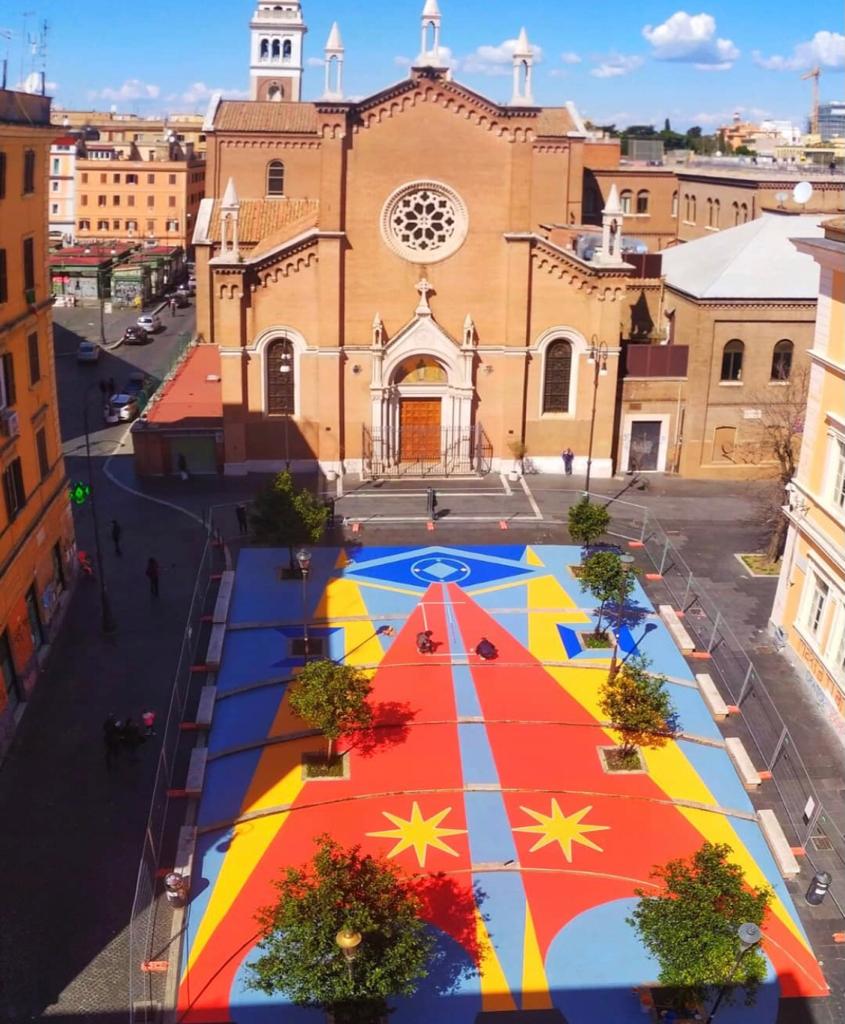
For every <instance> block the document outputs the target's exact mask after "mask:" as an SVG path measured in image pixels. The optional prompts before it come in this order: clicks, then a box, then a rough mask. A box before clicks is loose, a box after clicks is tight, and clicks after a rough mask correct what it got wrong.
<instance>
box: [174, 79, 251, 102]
mask: <svg viewBox="0 0 845 1024" xmlns="http://www.w3.org/2000/svg"><path fill="white" fill-rule="evenodd" d="M215 93H220V95H221V96H223V97H224V98H225V99H230V100H245V99H248V98H249V92H248V91H247V90H246V89H221V88H220V87H219V86H211V85H206V84H205V82H192V83H191V84H190V85H189V86H188V88H187V89H186V90H185V91H184V92H175V93H171V94H170V95H169V96H168V97H167V98H168V99H169V100H175V101H177V102H179V103H184V104H186V105H187V106H190V107H196V106H202V105H205V104H206V103H208V101H209V100H210V99H211V97H212V96H213V95H214V94H215Z"/></svg>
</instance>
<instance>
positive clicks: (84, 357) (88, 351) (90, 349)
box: [76, 341, 101, 363]
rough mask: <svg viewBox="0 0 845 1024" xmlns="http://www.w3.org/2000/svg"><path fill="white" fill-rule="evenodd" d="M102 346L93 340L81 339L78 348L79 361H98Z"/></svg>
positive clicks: (77, 357) (77, 356)
mask: <svg viewBox="0 0 845 1024" xmlns="http://www.w3.org/2000/svg"><path fill="white" fill-rule="evenodd" d="M100 351H101V350H100V346H99V345H98V344H97V343H96V342H93V341H80V343H79V347H78V348H77V350H76V361H77V362H78V363H96V362H97V360H98V359H99V358H100Z"/></svg>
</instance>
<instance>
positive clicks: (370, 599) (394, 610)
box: [355, 579, 420, 627]
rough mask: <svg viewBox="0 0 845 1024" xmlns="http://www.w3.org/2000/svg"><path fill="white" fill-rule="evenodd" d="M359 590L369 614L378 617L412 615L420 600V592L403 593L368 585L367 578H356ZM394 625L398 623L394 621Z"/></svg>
mask: <svg viewBox="0 0 845 1024" xmlns="http://www.w3.org/2000/svg"><path fill="white" fill-rule="evenodd" d="M355 582H356V583H357V584H358V585H359V586H358V592H359V594H360V595H361V600H362V601H363V602H364V605H365V607H366V609H367V612H368V613H369V615H371V616H372V617H373V618H374V619H378V618H379V617H380V616H382V615H410V614H411V612H412V611H413V610H414V609H415V608H416V607H417V605H418V604H419V600H420V595H419V594H416V593H414V594H403V593H400V592H399V591H397V590H382V589H380V588H379V587H368V586H367V581H366V580H357V579H356V580H355ZM393 625H394V627H395V626H396V623H395V622H394V623H393Z"/></svg>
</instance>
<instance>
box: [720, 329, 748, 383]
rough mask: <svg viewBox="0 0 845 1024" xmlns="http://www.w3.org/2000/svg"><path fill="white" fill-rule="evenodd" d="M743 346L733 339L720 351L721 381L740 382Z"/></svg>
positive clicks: (736, 339)
mask: <svg viewBox="0 0 845 1024" xmlns="http://www.w3.org/2000/svg"><path fill="white" fill-rule="evenodd" d="M744 354H745V345H743V343H742V342H741V341H739V339H738V338H733V339H732V340H731V341H729V342H728V343H727V345H725V347H724V348H723V349H722V376H721V378H720V379H721V380H742V357H743V355H744Z"/></svg>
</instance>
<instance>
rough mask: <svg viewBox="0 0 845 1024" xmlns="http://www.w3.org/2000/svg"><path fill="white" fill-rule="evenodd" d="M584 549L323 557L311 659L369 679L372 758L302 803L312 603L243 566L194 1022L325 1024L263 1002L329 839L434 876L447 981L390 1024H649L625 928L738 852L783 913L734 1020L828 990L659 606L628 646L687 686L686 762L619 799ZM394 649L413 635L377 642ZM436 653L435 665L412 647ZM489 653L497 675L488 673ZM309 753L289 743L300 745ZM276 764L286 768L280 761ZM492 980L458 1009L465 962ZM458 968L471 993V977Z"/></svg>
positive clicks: (193, 903) (677, 692)
mask: <svg viewBox="0 0 845 1024" xmlns="http://www.w3.org/2000/svg"><path fill="white" fill-rule="evenodd" d="M579 556H580V551H579V549H578V548H575V547H562V546H527V547H526V546H521V545H514V546H495V547H494V546H490V547H484V548H462V549H457V548H442V547H434V546H433V547H428V548H413V549H411V548H365V549H360V550H357V551H355V552H354V553H352V554H347V553H346V552H344V551H342V550H337V549H316V550H315V551H314V561H313V564H312V571H311V577H310V579H309V583H308V603H309V608H308V614H309V618H310V622H311V623H312V624H313V625H312V628H311V633H312V635H313V636H314V637H321V638H322V639H323V641H324V644H325V650H326V653H327V654H328V655H329V656H330V657H332V658H335V659H338V660H340V659H344V660H345V661H346V662H347V663H349V664H354V665H358V666H361V667H362V668H365V669H367V670H372V671H373V673H374V675H373V694H372V701H373V704H374V710H375V717H376V721H377V723H378V725H379V727H378V728H377V729H375V730H374V731H373V732H372V734H371V735H368V736H367V737H359V738H358V741H357V742H356V743H355V744H354V746H353V747H352V749H351V750H350V752H349V755H348V760H349V766H350V774H349V778H348V779H337V780H331V781H304V780H303V778H302V770H301V762H302V756H303V754H304V753H306V752H308V751H323V750H324V749H325V747H324V742H323V741H322V740H321V739H319V738H316V737H309V738H301V737H299V738H297V737H296V735H295V734H297V733H301V731H302V729H303V725H302V723H301V722H299V721H298V720H296V719H295V718H294V716H293V715H292V713H291V711H290V709H289V707H288V705H287V701H286V699H285V691H286V686H287V683H286V682H285V681H286V680H287V679H288V678H289V676H290V674H291V672H292V671H293V670H294V669H295V667H296V665H297V664H299V663H300V661H301V659H299V658H297V657H294V656H293V655H292V653H291V650H290V648H291V641H292V640H293V639H296V638H299V637H300V636H301V614H302V613H301V608H300V594H301V591H300V584H299V583H298V582H280V581H279V573H278V568H279V566H280V565H281V564H284V563H285V562H286V559H287V553H286V552H280V551H273V550H267V549H249V550H244V551H242V552H241V554H240V558H239V562H238V568H237V576H236V583H235V591H234V596H233V600H232V604H231V609H230V615H229V628H228V631H227V635H226V642H225V647H224V655H223V663H222V666H221V670H220V672H219V674H218V677H217V687H218V690H217V693H218V700H217V706H216V710H215V716H214V725H213V729H212V731H211V734H210V736H209V748H210V751H209V763H208V771H207V775H206V780H205V789H204V792H203V796H202V800H201V803H200V809H199V817H198V827H199V839H198V846H197V851H196V856H195V862H194V870H193V879H194V882H193V889H192V893H191V899H190V904H189V910H188V915H187V925H186V935H185V943H184V949H183V954H182V978H181V984H180V994H179V1015H178V1018H177V1019H179V1020H181V1021H185V1022H194V1024H199V1022H206V1024H207V1022H212V1021H220V1022H223V1021H236V1022H238V1024H264V1022H265V1021H266V1022H267V1024H269V1022H270V1021H276V1020H279V1019H281V1020H284V1021H290V1022H292V1024H296V1022H303V1024H305V1022H308V1021H314V1022H317V1021H319V1020H320V1019H321V1015H320V1014H319V1013H317V1012H316V1011H308V1010H300V1009H298V1008H295V1007H287V1008H286V1009H284V1010H283V1011H282V1013H281V1016H280V1010H281V1009H282V1007H283V1005H284V1004H283V1003H282V1001H281V1000H280V999H278V998H276V999H269V998H267V997H264V996H262V995H260V994H259V993H256V992H252V991H249V990H247V989H246V988H245V986H244V977H245V971H246V963H247V962H248V961H250V960H251V959H253V958H254V954H255V942H256V932H257V924H256V920H255V914H256V911H257V910H258V908H260V907H263V906H266V905H267V904H268V903H270V902H271V901H272V898H273V891H274V890H273V888H272V882H273V880H274V879H276V878H278V877H279V875H280V874H281V873H282V871H283V870H284V868H285V866H286V865H300V864H303V863H304V862H306V861H307V860H309V859H310V858H311V856H312V854H313V851H314V845H313V839H314V837H315V836H316V835H319V834H321V833H324V832H330V833H331V834H332V835H333V836H334V837H335V838H336V839H337V840H339V841H340V842H341V843H342V844H344V845H352V844H357V843H360V844H361V845H362V846H363V848H364V849H365V850H366V851H367V852H371V853H373V854H381V855H385V856H387V857H389V858H392V859H393V860H394V861H395V863H397V864H398V865H400V866H401V867H402V868H403V869H404V870H405V871H407V872H408V873H409V874H413V875H418V874H424V875H430V876H434V877H433V878H432V884H431V887H430V899H429V900H428V906H427V914H426V916H427V919H428V920H429V922H430V924H431V926H432V928H434V929H435V930H436V933H437V936H438V941H439V944H440V948H441V951H442V953H443V957H442V959H441V961H440V963H442V964H444V965H445V966H444V970H443V976H442V977H441V976H434V975H433V976H430V977H429V978H428V979H427V980H426V981H425V982H424V983H423V985H422V987H421V989H420V991H419V992H418V994H417V995H416V996H415V997H414V998H413V999H411V1000H405V1001H397V1004H396V1005H397V1009H396V1012H395V1014H393V1015H392V1017H391V1020H393V1021H396V1022H397V1024H411V1022H414V1024H416V1022H419V1024H422V1022H424V1021H430V1020H432V1019H434V1015H435V1014H437V1015H439V1016H440V1018H441V1019H442V1020H444V1021H449V1022H453V1021H454V1022H456V1024H457V1022H464V1021H466V1022H473V1021H474V1020H475V1018H476V1015H477V1014H478V1013H479V1012H481V1011H514V1010H550V1009H558V1010H560V1012H561V1013H562V1015H563V1018H564V1019H565V1020H566V1021H568V1022H570V1024H594V1022H603V1021H608V1022H609V1021H614V1022H616V1024H627V1022H630V1024H641V1022H642V1021H643V1020H644V1019H647V1018H644V1017H643V1011H642V1006H641V1003H640V998H639V994H638V992H637V991H636V989H637V987H638V986H641V985H643V984H644V983H647V982H648V981H649V980H654V979H655V978H656V975H657V965H656V964H655V963H654V962H653V961H652V960H650V958H649V956H648V955H647V953H646V952H645V951H644V950H643V949H642V948H641V946H640V945H639V943H638V941H637V939H636V935H635V933H634V931H633V930H632V928H631V927H630V926H629V925H628V924H626V922H625V918H626V916H627V915H628V914H629V913H630V911H631V909H632V907H633V906H634V904H635V897H634V896H633V890H634V889H635V888H637V887H639V886H642V887H645V888H648V887H649V885H650V882H649V878H648V876H649V872H650V870H651V868H652V867H653V866H654V865H656V864H662V863H665V862H666V861H667V860H669V859H670V858H673V857H679V856H687V855H689V854H691V853H693V852H694V851H695V850H697V849H698V848H699V847H700V846H701V844H702V843H703V842H704V841H705V840H710V841H712V842H724V843H728V844H729V845H730V846H731V847H732V849H733V855H734V858H735V859H736V861H737V862H738V863H739V864H741V865H742V867H743V869H744V871H745V876H746V879H747V881H748V882H749V883H750V884H753V885H761V884H764V883H765V884H768V885H769V886H770V887H771V888H772V890H773V891H774V894H775V898H774V899H773V901H772V907H771V911H770V913H769V915H768V918H767V921H766V923H765V927H764V935H765V937H764V943H763V948H764V950H765V953H766V955H767V958H768V962H769V979H768V981H767V983H766V984H765V985H764V986H762V988H761V990H760V992H759V993H758V997H757V1001H756V1003H755V1005H754V1006H753V1007H752V1008H750V1009H749V1008H747V1007H745V1006H744V1005H743V1004H742V1000H739V1001H738V1002H737V1004H736V1005H735V1006H730V1005H725V1006H724V1007H723V1009H722V1010H720V1018H721V1019H722V1020H723V1021H725V1022H728V1024H729V1022H730V1021H731V1020H737V1021H738V1020H740V1019H742V1020H743V1021H753V1022H754V1024H770V1022H774V1021H775V1019H776V1016H777V1007H778V1000H779V999H780V998H791V997H796V996H820V995H824V994H825V992H826V985H825V981H824V978H823V976H822V974H821V971H820V969H819V966H818V964H817V962H816V959H815V957H814V955H813V953H812V951H811V949H810V948H809V944H808V942H807V939H806V935H805V933H804V931H803V928H802V926H801V923H800V921H799V918H798V915H797V913H796V910H795V907H794V906H793V904H792V900H791V897H790V895H789V893H788V892H787V889H786V886H785V884H784V882H783V880H782V878H781V877H780V875H779V872H778V871H777V868H776V866H775V864H774V861H773V859H772V856H771V854H770V852H769V849H768V847H767V845H766V842H765V840H764V838H763V835H762V833H761V832H760V829H759V827H758V825H757V823H756V821H755V818H754V811H753V808H752V805H751V802H750V800H749V798H748V796H747V794H746V792H745V790H744V789H743V787H742V785H741V783H740V781H739V779H738V777H737V775H736V772H735V770H734V768H733V765H732V763H731V761H730V760H729V758H728V755H727V753H726V751H725V749H724V746H723V744H722V739H721V736H720V733H719V731H718V729H717V728H716V725H715V724H714V722H713V720H712V718H711V717H710V715H709V713H708V712H707V709H706V707H705V706H704V703H703V701H702V700H701V698H700V696H699V694H698V691H697V689H696V688H695V685H694V681H693V677H692V675H691V672H690V669H689V667H688V665H687V664H686V662H685V661H684V659H683V658H682V657H681V655H680V653H679V652H678V651H677V649H676V648H675V646H674V645H673V643H672V641H671V639H670V637H669V635H668V633H667V632H666V630H665V628H664V627H663V624H662V623H661V622H660V620H659V619H658V618H657V617H656V616H655V615H654V613H653V609H652V607H651V605H650V604H649V602H648V599H647V597H646V595H645V593H644V592H643V591H642V590H641V589H640V588H639V587H638V588H637V590H636V591H635V593H634V595H633V596H632V599H631V603H630V608H629V610H628V612H627V614H626V624H625V626H623V629H622V631H621V636H620V648H621V652H622V656H624V654H625V653H626V651H628V652H629V651H630V650H631V648H632V647H633V646H634V644H639V647H640V649H641V650H642V651H643V652H644V653H645V654H646V655H647V656H648V658H650V659H651V662H652V665H651V669H652V671H654V672H656V673H662V674H665V675H666V676H667V677H668V679H669V688H670V690H671V693H672V698H673V701H674V703H675V706H676V708H677V710H678V713H679V718H680V725H681V728H682V730H683V736H682V737H681V738H679V739H678V740H677V742H671V743H669V744H667V745H666V746H665V747H663V748H661V749H658V750H652V751H646V752H645V755H644V756H645V761H646V764H647V772H642V773H630V774H621V773H613V774H608V773H606V772H605V771H604V770H603V767H602V763H601V760H600V757H599V748H600V747H602V746H610V745H612V743H613V740H614V736H613V734H612V733H611V732H609V731H608V730H607V729H605V728H604V727H603V726H602V725H601V721H602V716H601V713H600V712H599V710H598V699H597V693H598V688H599V685H600V683H601V681H602V679H603V678H604V676H605V675H606V672H607V667H608V664H609V658H610V652H609V651H604V652H603V651H583V650H582V649H581V645H580V643H579V642H578V638H577V634H578V633H581V632H585V631H588V630H590V629H591V628H592V626H593V624H594V620H593V616H592V614H591V612H590V611H589V608H590V606H591V605H592V601H591V599H589V598H588V597H586V596H585V595H584V593H583V592H582V590H581V588H580V586H579V584H578V581H577V580H576V578H575V577H574V576H573V575H572V572H571V568H570V567H571V566H572V565H574V564H577V562H578V561H579ZM385 626H391V627H393V631H394V632H393V635H392V636H390V635H387V634H386V633H380V632H378V631H379V629H380V627H385ZM424 629H428V630H431V631H432V634H433V640H434V641H435V643H436V645H437V646H436V650H435V652H434V653H433V654H431V655H419V654H418V653H417V650H416V644H415V637H416V634H417V633H418V632H419V631H420V630H424ZM482 636H485V637H487V638H488V639H489V640H491V641H492V642H493V644H494V645H495V647H496V648H497V651H498V657H497V658H496V659H495V660H493V661H489V662H485V661H483V660H481V659H480V658H478V657H477V656H476V655H475V654H474V649H475V646H476V644H477V643H478V641H479V640H480V639H481V637H482ZM286 736H287V737H293V738H288V739H285V737H286ZM270 739H272V740H274V742H272V743H269V742H267V741H268V740H270ZM478 958H480V968H481V970H480V974H479V975H478V976H476V977H475V978H474V979H473V980H471V981H463V982H461V983H460V985H459V988H458V989H457V990H455V989H454V988H452V989H451V990H450V989H449V982H450V979H451V978H453V977H454V976H455V974H456V973H458V972H457V971H456V970H455V968H456V967H458V966H460V964H461V963H462V962H467V961H471V960H473V959H478ZM450 965H451V970H450Z"/></svg>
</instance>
